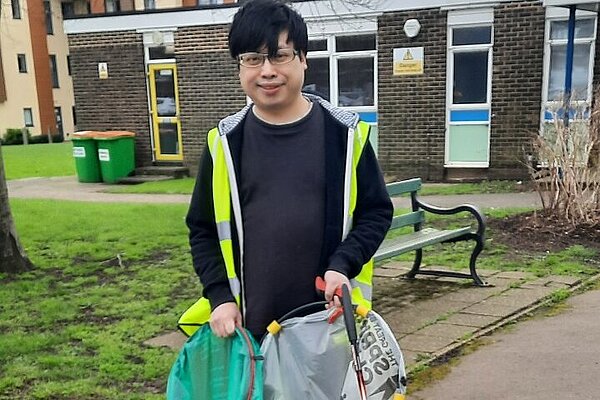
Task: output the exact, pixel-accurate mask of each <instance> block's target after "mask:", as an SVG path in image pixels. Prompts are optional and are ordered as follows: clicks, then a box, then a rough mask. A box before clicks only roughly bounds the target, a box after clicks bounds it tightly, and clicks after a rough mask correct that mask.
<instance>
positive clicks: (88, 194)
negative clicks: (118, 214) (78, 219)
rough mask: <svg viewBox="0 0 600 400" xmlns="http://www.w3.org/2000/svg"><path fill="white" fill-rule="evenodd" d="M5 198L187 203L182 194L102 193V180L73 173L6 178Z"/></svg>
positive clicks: (107, 186) (105, 187) (103, 191)
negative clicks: (82, 178) (79, 177)
mask: <svg viewBox="0 0 600 400" xmlns="http://www.w3.org/2000/svg"><path fill="white" fill-rule="evenodd" d="M7 186H8V196H9V198H21V199H54V200H75V201H92V202H98V203H120V202H127V203H186V204H187V203H189V202H190V196H189V195H184V194H132V193H106V190H108V189H109V188H111V187H122V185H109V184H105V183H79V182H78V181H77V178H76V177H74V176H61V177H53V178H28V179H17V180H10V181H7Z"/></svg>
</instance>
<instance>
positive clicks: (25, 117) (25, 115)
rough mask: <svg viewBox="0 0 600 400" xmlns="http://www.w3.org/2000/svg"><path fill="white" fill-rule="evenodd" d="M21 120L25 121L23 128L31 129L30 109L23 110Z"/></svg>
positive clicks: (31, 117) (31, 116) (31, 115)
mask: <svg viewBox="0 0 600 400" xmlns="http://www.w3.org/2000/svg"><path fill="white" fill-rule="evenodd" d="M23 120H24V121H25V126H26V127H28V128H31V127H32V126H33V111H32V110H31V108H24V109H23Z"/></svg>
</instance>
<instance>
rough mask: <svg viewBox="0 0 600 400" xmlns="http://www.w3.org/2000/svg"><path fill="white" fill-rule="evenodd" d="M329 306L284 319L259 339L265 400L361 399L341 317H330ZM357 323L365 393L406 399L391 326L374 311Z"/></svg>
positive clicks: (401, 364)
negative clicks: (260, 342)
mask: <svg viewBox="0 0 600 400" xmlns="http://www.w3.org/2000/svg"><path fill="white" fill-rule="evenodd" d="M331 312H333V310H332V311H327V310H323V311H319V312H316V313H314V314H310V315H308V316H305V317H295V318H290V319H287V320H284V321H282V322H280V323H279V326H278V328H279V329H278V330H277V329H276V330H274V333H269V334H267V336H266V337H265V338H264V339H263V341H262V345H261V353H262V355H263V357H264V364H263V372H264V400H337V399H344V400H355V399H356V400H358V399H359V391H358V385H357V381H356V374H355V372H354V369H353V367H352V361H351V354H350V344H349V342H348V335H347V333H346V329H345V326H344V320H343V318H344V317H343V316H340V317H339V318H337V319H336V320H335V321H334V322H333V323H329V321H328V317H329V315H330V313H331ZM356 325H357V332H358V341H359V348H360V359H361V361H362V371H363V376H364V379H365V383H366V386H367V393H368V398H369V399H373V400H401V399H404V394H405V393H406V374H405V368H404V360H403V358H402V352H401V351H400V347H399V345H398V343H397V341H396V339H395V338H394V335H393V333H392V331H391V330H390V328H389V326H388V325H387V324H386V323H385V321H384V320H383V319H382V318H381V317H380V316H379V315H378V314H377V313H375V312H374V311H369V312H368V313H366V315H364V316H357V317H356Z"/></svg>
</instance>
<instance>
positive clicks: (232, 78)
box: [175, 25, 246, 173]
mask: <svg viewBox="0 0 600 400" xmlns="http://www.w3.org/2000/svg"><path fill="white" fill-rule="evenodd" d="M228 31H229V26H228V25H220V26H202V27H188V28H180V29H178V30H177V32H176V34H175V56H176V59H177V70H178V80H179V106H180V107H181V115H182V117H181V125H182V134H183V151H184V159H185V161H184V163H185V165H186V166H187V167H189V168H190V170H191V172H192V173H195V171H196V170H197V167H198V160H199V159H200V155H201V152H202V148H203V146H204V143H205V140H206V133H207V132H208V130H209V129H211V128H213V127H214V126H216V124H217V123H218V122H219V120H220V119H222V118H223V117H225V116H227V115H229V114H232V113H234V112H237V111H238V110H239V109H241V108H242V107H244V106H245V105H246V97H245V95H244V92H243V91H242V89H241V86H240V84H239V80H238V69H237V64H236V63H235V61H234V60H233V59H232V58H231V56H230V55H229V50H228V48H227V33H228Z"/></svg>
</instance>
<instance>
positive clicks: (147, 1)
mask: <svg viewBox="0 0 600 400" xmlns="http://www.w3.org/2000/svg"><path fill="white" fill-rule="evenodd" d="M155 8H156V2H155V1H154V0H144V10H154V9H155Z"/></svg>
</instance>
